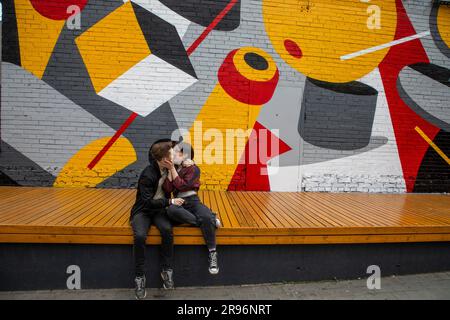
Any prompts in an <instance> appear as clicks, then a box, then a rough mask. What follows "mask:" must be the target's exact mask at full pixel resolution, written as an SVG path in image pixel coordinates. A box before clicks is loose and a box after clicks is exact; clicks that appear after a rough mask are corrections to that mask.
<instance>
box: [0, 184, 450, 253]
mask: <svg viewBox="0 0 450 320" xmlns="http://www.w3.org/2000/svg"><path fill="white" fill-rule="evenodd" d="M135 192H136V191H135V190H129V189H74V188H34V187H5V186H4V187H0V243H77V244H131V243H132V232H131V228H130V226H129V224H128V218H129V214H130V208H131V206H132V205H133V203H134V199H135ZM200 196H201V198H202V199H203V201H204V203H205V204H206V205H207V206H209V207H210V208H212V209H213V210H214V211H215V212H217V213H218V214H219V215H220V219H221V221H222V224H223V228H221V229H220V230H219V231H218V234H217V241H218V244H221V245H258V244H267V245H277V244H338V243H340V244H342V243H395V242H433V241H450V195H440V194H366V193H277V192H270V193H268V192H219V191H201V192H200ZM174 234H175V244H180V245H196V244H202V243H204V242H203V239H202V236H201V233H200V230H199V229H198V228H193V227H176V228H175V229H174ZM159 241H160V236H159V232H158V231H157V229H156V228H155V227H152V228H151V230H150V236H149V238H148V243H149V244H156V243H159Z"/></svg>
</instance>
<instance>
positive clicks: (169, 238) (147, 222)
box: [131, 209, 173, 276]
mask: <svg viewBox="0 0 450 320" xmlns="http://www.w3.org/2000/svg"><path fill="white" fill-rule="evenodd" d="M152 224H154V225H155V226H156V227H157V228H158V229H159V232H160V233H161V240H162V241H161V246H160V250H159V252H160V257H161V268H162V269H172V258H173V231H172V223H171V222H170V220H169V218H168V216H167V213H166V209H160V210H152V211H141V212H138V213H136V214H135V215H134V216H133V219H132V220H131V226H132V228H133V235H134V245H133V256H134V264H135V273H136V276H142V275H144V273H145V241H146V240H147V234H148V231H149V229H150V227H151V225H152Z"/></svg>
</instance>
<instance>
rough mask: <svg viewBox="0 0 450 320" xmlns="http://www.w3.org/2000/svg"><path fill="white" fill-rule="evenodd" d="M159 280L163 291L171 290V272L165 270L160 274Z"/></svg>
mask: <svg viewBox="0 0 450 320" xmlns="http://www.w3.org/2000/svg"><path fill="white" fill-rule="evenodd" d="M161 278H162V280H163V288H164V289H173V287H174V285H173V270H172V269H167V270H163V271H162V272H161Z"/></svg>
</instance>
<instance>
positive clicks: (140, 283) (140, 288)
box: [134, 276, 147, 300]
mask: <svg viewBox="0 0 450 320" xmlns="http://www.w3.org/2000/svg"><path fill="white" fill-rule="evenodd" d="M134 282H135V283H136V288H135V289H134V295H135V296H136V299H137V300H141V299H145V297H146V296H147V291H146V290H145V276H142V277H136V278H134Z"/></svg>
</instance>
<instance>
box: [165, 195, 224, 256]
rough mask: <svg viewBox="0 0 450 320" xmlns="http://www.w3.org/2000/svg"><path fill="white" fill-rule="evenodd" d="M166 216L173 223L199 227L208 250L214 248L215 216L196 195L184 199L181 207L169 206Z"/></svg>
mask: <svg viewBox="0 0 450 320" xmlns="http://www.w3.org/2000/svg"><path fill="white" fill-rule="evenodd" d="M167 215H168V216H169V218H170V219H171V220H173V221H174V222H175V223H188V224H190V225H192V226H196V227H200V229H201V230H202V233H203V238H204V239H205V242H206V245H207V247H208V249H215V248H216V221H215V216H214V214H213V213H212V211H211V210H210V209H209V208H208V207H207V206H205V205H204V204H203V203H202V202H201V201H200V199H199V197H198V196H197V195H194V196H190V197H186V198H184V204H183V205H182V206H177V205H171V206H169V208H168V209H167Z"/></svg>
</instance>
